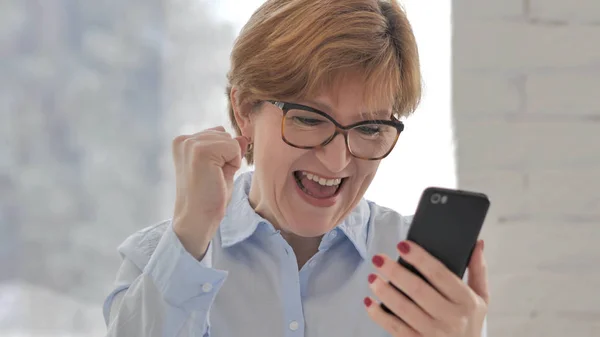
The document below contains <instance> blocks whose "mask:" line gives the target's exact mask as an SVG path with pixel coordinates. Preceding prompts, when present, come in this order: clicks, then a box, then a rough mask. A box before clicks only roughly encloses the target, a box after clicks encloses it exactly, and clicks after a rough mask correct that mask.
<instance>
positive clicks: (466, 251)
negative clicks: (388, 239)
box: [382, 187, 490, 314]
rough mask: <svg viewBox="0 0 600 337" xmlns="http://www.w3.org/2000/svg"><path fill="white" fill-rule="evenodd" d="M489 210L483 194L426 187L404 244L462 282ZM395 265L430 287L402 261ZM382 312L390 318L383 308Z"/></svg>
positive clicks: (414, 270)
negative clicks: (422, 252)
mask: <svg viewBox="0 0 600 337" xmlns="http://www.w3.org/2000/svg"><path fill="white" fill-rule="evenodd" d="M489 206H490V201H489V199H488V197H487V196H486V195H485V194H483V193H477V192H470V191H462V190H455V189H447V188H440V187H429V188H427V189H425V191H423V194H422V195H421V199H420V201H419V205H418V206H417V211H416V212H415V215H414V218H413V221H412V224H411V227H410V229H409V231H408V235H407V240H410V241H413V242H415V243H416V244H418V245H419V246H421V247H422V248H423V249H425V250H426V251H428V252H429V253H430V254H431V255H432V256H433V257H435V258H437V259H438V260H439V261H440V262H442V263H443V264H444V265H445V266H446V267H447V268H448V269H449V270H450V271H452V272H453V273H454V274H456V275H457V276H458V277H460V278H462V277H463V276H464V273H465V271H466V269H467V266H468V265H469V260H470V258H471V253H472V252H473V249H474V248H475V245H476V244H477V239H478V237H479V233H480V231H481V228H482V227H483V223H484V221H485V218H486V216H487V212H488V209H489ZM398 263H399V264H401V265H403V266H404V267H406V268H407V269H409V270H410V271H412V272H413V273H415V274H416V275H418V276H419V277H421V278H422V279H423V280H425V281H426V282H428V283H429V281H428V280H427V279H426V278H425V277H424V276H423V275H422V274H421V273H419V272H418V271H417V270H416V269H415V268H414V267H413V266H412V265H410V264H408V263H407V262H406V261H404V260H403V259H402V258H398ZM396 289H398V288H396ZM398 291H400V292H402V291H401V290H400V289H398ZM382 308H383V309H384V310H385V311H386V312H388V313H390V314H392V313H391V311H390V310H389V309H388V308H387V307H386V306H385V305H383V304H382Z"/></svg>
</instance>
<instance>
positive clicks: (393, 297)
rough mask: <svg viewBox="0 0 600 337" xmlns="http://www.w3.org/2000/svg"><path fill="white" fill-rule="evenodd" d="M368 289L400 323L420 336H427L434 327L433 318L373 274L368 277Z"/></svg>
mask: <svg viewBox="0 0 600 337" xmlns="http://www.w3.org/2000/svg"><path fill="white" fill-rule="evenodd" d="M369 288H371V291H373V294H375V296H377V297H378V298H379V299H381V302H382V303H383V304H385V305H386V307H387V308H388V309H390V310H391V311H392V312H393V313H394V314H395V315H396V316H398V317H400V318H401V319H402V321H404V322H405V323H406V324H408V325H409V326H410V327H412V328H413V329H414V330H415V331H418V332H420V333H421V334H422V335H428V331H429V330H430V329H431V328H432V327H433V326H434V322H433V318H431V316H429V315H428V314H427V313H425V312H424V311H423V309H421V308H420V307H419V306H417V304H415V302H413V301H411V300H410V299H409V298H408V297H406V296H405V295H403V294H402V293H401V292H399V291H398V290H396V289H395V288H394V287H392V286H391V285H390V284H389V283H388V282H385V281H384V280H383V279H381V278H380V277H377V275H375V274H371V275H369Z"/></svg>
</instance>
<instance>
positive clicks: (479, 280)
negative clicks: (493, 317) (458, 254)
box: [468, 240, 490, 304]
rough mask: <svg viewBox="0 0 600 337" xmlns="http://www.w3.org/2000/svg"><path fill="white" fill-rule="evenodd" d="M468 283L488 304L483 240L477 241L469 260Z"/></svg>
mask: <svg viewBox="0 0 600 337" xmlns="http://www.w3.org/2000/svg"><path fill="white" fill-rule="evenodd" d="M468 284H469V287H471V289H473V291H474V292H475V293H476V294H477V295H478V296H479V297H481V298H482V299H483V300H484V301H485V303H486V304H489V296H490V295H489V290H488V276H487V264H486V262H485V257H484V256H483V240H479V241H477V245H476V246H475V249H474V250H473V255H472V256H471V261H470V262H469V275H468Z"/></svg>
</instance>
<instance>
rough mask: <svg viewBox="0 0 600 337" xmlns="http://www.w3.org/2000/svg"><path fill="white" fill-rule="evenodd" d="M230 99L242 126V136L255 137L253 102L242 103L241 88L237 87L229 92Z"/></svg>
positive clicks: (234, 112) (237, 119) (236, 118)
mask: <svg viewBox="0 0 600 337" xmlns="http://www.w3.org/2000/svg"><path fill="white" fill-rule="evenodd" d="M229 99H230V100H231V108H232V109H233V114H234V116H235V121H236V123H237V125H238V127H239V128H240V131H241V133H242V136H245V137H247V138H250V139H254V125H253V123H252V118H251V117H252V104H251V103H243V104H240V101H239V90H238V88H237V87H233V88H231V93H230V94H229Z"/></svg>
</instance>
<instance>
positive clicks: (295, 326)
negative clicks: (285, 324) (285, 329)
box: [290, 321, 298, 331]
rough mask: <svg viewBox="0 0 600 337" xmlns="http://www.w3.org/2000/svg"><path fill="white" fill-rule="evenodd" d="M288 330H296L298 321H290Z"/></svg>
mask: <svg viewBox="0 0 600 337" xmlns="http://www.w3.org/2000/svg"><path fill="white" fill-rule="evenodd" d="M290 330H292V331H296V330H298V322H296V321H292V322H291V323H290Z"/></svg>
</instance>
